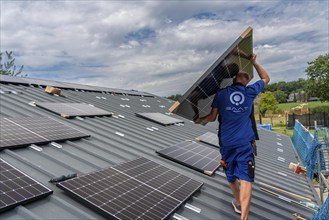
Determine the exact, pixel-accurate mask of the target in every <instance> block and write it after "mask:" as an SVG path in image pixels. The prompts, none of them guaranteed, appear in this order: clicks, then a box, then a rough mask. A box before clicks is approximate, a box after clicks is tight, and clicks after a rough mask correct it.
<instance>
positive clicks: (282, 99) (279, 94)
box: [273, 90, 287, 103]
mask: <svg viewBox="0 0 329 220" xmlns="http://www.w3.org/2000/svg"><path fill="white" fill-rule="evenodd" d="M273 95H274V96H275V99H276V100H277V101H278V102H279V103H286V102H287V94H286V93H285V92H284V91H281V90H277V91H274V92H273Z"/></svg>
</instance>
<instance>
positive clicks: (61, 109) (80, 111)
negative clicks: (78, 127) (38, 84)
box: [35, 102, 112, 118]
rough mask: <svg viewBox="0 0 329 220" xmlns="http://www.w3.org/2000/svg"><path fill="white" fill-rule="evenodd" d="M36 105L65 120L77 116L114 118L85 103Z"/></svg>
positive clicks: (106, 112)
mask: <svg viewBox="0 0 329 220" xmlns="http://www.w3.org/2000/svg"><path fill="white" fill-rule="evenodd" d="M35 104H36V106H38V107H40V108H42V109H45V110H47V111H50V112H53V113H55V114H58V115H60V116H62V117H64V118H72V117H76V116H80V117H87V116H112V113H111V112H108V111H106V110H103V109H100V108H97V107H93V106H90V105H88V104H85V103H65V102H56V103H53V102H36V103H35Z"/></svg>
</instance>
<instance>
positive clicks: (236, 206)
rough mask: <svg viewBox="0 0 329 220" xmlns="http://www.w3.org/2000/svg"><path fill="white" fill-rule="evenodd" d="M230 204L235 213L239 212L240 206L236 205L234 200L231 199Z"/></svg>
mask: <svg viewBox="0 0 329 220" xmlns="http://www.w3.org/2000/svg"><path fill="white" fill-rule="evenodd" d="M232 206H233V208H234V211H235V212H236V213H238V214H241V206H240V205H238V204H236V203H235V202H234V200H233V201H232Z"/></svg>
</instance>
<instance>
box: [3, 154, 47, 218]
mask: <svg viewBox="0 0 329 220" xmlns="http://www.w3.org/2000/svg"><path fill="white" fill-rule="evenodd" d="M52 192H53V191H52V190H50V189H48V188H47V187H45V186H43V185H42V184H41V183H39V182H37V181H35V180H34V179H32V178H31V177H29V176H27V175H25V174H24V173H22V172H21V171H19V170H18V169H16V168H15V167H13V166H11V165H10V164H8V163H7V162H5V161H4V160H2V159H0V213H1V212H3V211H6V210H8V209H11V208H14V207H16V206H18V205H21V204H26V203H28V202H31V201H34V200H37V199H40V198H43V197H46V196H48V195H49V194H51V193H52Z"/></svg>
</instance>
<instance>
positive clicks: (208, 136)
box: [196, 131, 219, 147]
mask: <svg viewBox="0 0 329 220" xmlns="http://www.w3.org/2000/svg"><path fill="white" fill-rule="evenodd" d="M196 139H197V140H198V141H200V142H202V143H206V144H209V145H212V146H214V147H219V141H218V135H217V134H215V133H212V132H209V131H208V132H206V133H204V134H203V135H201V136H199V137H197V138H196Z"/></svg>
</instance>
